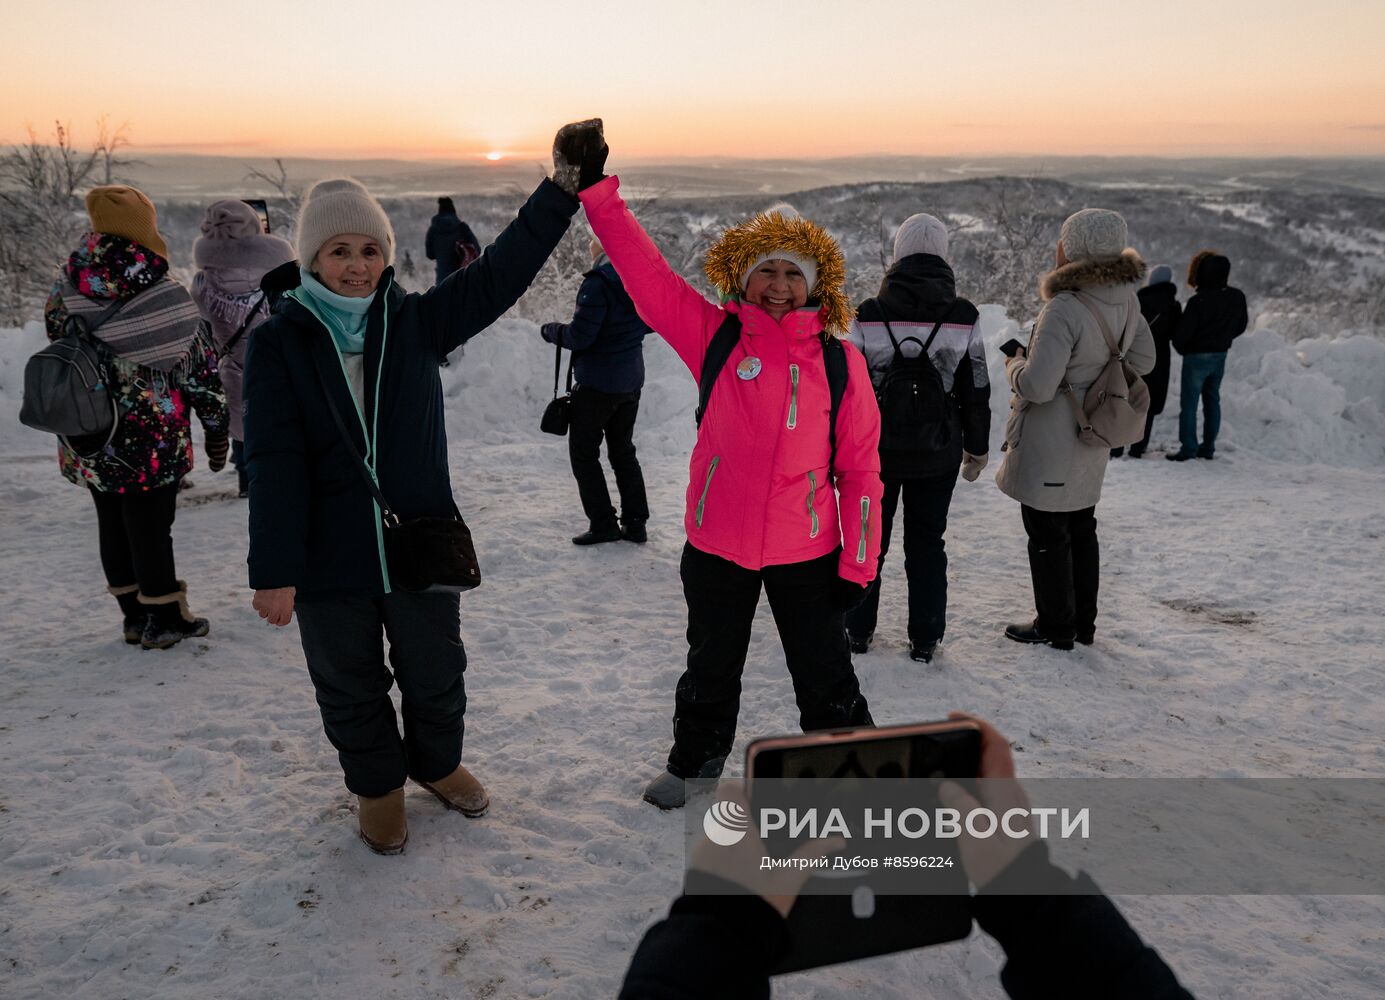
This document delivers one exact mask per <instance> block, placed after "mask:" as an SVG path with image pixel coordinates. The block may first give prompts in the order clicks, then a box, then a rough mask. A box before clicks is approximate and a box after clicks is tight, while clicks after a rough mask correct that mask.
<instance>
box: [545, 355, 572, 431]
mask: <svg viewBox="0 0 1385 1000" xmlns="http://www.w3.org/2000/svg"><path fill="white" fill-rule="evenodd" d="M557 347H558V353H557V356H556V357H555V358H554V359H553V399H552V401H551V402H550V403H549V404H548V406H546V407H544V411H543V418H542V419H541V420H539V430H541V431H543V432H544V433H545V434H557V435H558V436H559V437H562V436H563V435H565V434H566V433H567V429H568V425H569V424H571V423H572V360H571V359H568V363H567V391H566V392H564V393H563V395H561V396H559V395H558V378H559V376H560V375H561V373H562V370H563V345H562V344H558V345H557Z"/></svg>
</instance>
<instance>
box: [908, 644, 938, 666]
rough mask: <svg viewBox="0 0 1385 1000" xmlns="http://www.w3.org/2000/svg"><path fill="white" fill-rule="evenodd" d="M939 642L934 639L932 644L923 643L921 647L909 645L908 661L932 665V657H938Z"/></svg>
mask: <svg viewBox="0 0 1385 1000" xmlns="http://www.w3.org/2000/svg"><path fill="white" fill-rule="evenodd" d="M940 642H941V640H939V639H934V640H933V641H932V642H925V643H924V644H923V645H921V646H914V645H912V644H911V645H910V646H909V659H911V660H915V661H917V662H919V663H932V662H933V657H935V656H937V655H938V645H939V643H940Z"/></svg>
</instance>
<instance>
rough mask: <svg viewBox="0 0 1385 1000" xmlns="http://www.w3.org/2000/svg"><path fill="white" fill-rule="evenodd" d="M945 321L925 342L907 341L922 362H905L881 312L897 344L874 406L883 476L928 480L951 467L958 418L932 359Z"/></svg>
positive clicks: (876, 392)
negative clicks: (877, 412) (917, 347)
mask: <svg viewBox="0 0 1385 1000" xmlns="http://www.w3.org/2000/svg"><path fill="white" fill-rule="evenodd" d="M946 318H947V316H946V315H944V316H943V319H940V320H938V321H937V322H936V323H934V324H933V331H932V332H931V333H930V334H929V335H928V340H927V341H926V342H923V343H920V341H919V339H918V338H917V337H905V338H904V341H903V343H908V342H909V341H911V340H912V341H913V342H914V343H915V344H919V345H920V347H921V348H922V350H920V351H919V354H918V357H914V358H907V357H905V356H904V351H903V350H902V349H901V342H900V341H899V340H896V339H895V335H894V330H892V329H891V328H890V321H889V320H888V319H886V318H885V316H884V313H883V312H882V313H881V316H880V320H881V322H883V323H884V324H885V332H886V333H887V334H889V337H890V343H891V344H893V345H894V357H893V358H891V359H890V364H889V367H888V368H886V369H885V372H884V375H882V376H881V378H880V381H879V383H877V384H876V386H875V401H876V402H877V403H878V404H879V406H880V471H881V475H885V476H890V477H894V478H904V477H907V476H910V475H927V474H931V473H932V472H935V471H938V470H939V469H941V468H942V467H943V466H945V465H947V464H948V456H949V455H950V453H951V451H952V450H953V449H952V444H953V441H954V438H955V427H954V426H953V425H954V423H955V422H956V416H955V414H954V412H953V411H954V407H953V405H952V401H951V400H950V399H948V394H947V392H946V391H945V390H944V389H943V377H942V375H940V374H939V373H938V369H937V368H936V367H934V365H933V361H932V359H931V358H930V357H929V356H928V349H929V348H930V347H932V346H933V340H934V338H935V337H937V336H938V331H939V330H940V329H942V325H943V322H944V321H945V320H946Z"/></svg>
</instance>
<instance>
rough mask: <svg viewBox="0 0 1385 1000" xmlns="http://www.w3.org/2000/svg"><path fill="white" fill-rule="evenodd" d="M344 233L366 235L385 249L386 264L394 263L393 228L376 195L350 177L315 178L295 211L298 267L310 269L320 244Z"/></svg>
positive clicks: (295, 247) (295, 243)
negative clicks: (296, 211) (299, 206)
mask: <svg viewBox="0 0 1385 1000" xmlns="http://www.w3.org/2000/svg"><path fill="white" fill-rule="evenodd" d="M347 233H358V234H360V235H361V236H369V237H370V238H371V239H373V240H375V242H377V243H379V244H380V249H381V250H383V251H384V254H385V266H386V267H388V266H389V265H390V264H392V263H393V262H394V227H393V226H391V225H390V218H389V216H388V215H386V214H385V210H384V208H382V207H381V206H380V203H379V202H378V201H376V200H375V196H374V195H372V194H371V193H370V192H369V191H367V190H366V189H365V186H364V185H363V184H361V183H360V182H359V181H354V180H352V179H351V178H349V177H334V178H332V179H331V180H325V181H318V182H317V183H316V184H314V185H313V186H312V187H311V188H309V189H308V193H307V195H305V196H304V198H303V207H302V208H300V209H299V210H298V225H297V227H296V228H295V230H294V234H295V235H294V249H295V250H297V252H298V264H299V266H300V267H305V268H308V269H311V268H312V264H313V258H315V257H316V256H317V252H318V251H319V250H321V249H322V245H323V244H324V243H326V242H327V241H328V240H330V239H331V238H332V237H333V236H344V235H346V234H347Z"/></svg>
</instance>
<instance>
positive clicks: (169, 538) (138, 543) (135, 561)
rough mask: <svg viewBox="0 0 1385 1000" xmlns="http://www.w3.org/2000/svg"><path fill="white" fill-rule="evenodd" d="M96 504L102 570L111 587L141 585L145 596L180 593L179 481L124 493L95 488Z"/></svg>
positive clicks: (92, 493) (94, 497) (141, 591)
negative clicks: (176, 549) (176, 545)
mask: <svg viewBox="0 0 1385 1000" xmlns="http://www.w3.org/2000/svg"><path fill="white" fill-rule="evenodd" d="M91 499H92V500H93V502H95V504H96V528H97V537H98V539H99V544H100V548H101V568H102V570H104V571H105V574H106V583H108V584H109V585H110V586H111V588H112V589H117V590H118V589H119V588H121V587H128V586H130V585H131V584H138V585H139V592H140V593H141V594H143V595H144V596H145V597H167V596H168V595H169V594H176V593H177V592H178V574H177V571H176V570H175V569H174V566H173V516H174V514H176V513H177V510H178V484H177V483H171V484H169V485H168V486H160V487H159V488H158V489H153V490H144V491H138V492H137V491H131V492H126V493H103V492H101V491H99V490H92V491H91Z"/></svg>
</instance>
